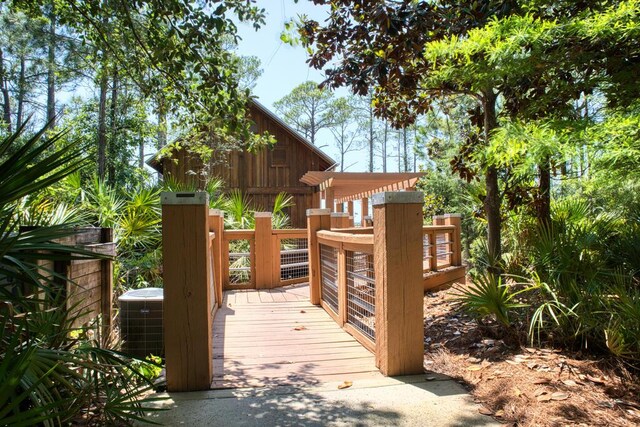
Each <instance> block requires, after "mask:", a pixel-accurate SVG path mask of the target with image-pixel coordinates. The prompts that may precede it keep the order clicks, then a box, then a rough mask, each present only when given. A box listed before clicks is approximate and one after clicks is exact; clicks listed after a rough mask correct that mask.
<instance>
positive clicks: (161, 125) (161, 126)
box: [143, 94, 167, 180]
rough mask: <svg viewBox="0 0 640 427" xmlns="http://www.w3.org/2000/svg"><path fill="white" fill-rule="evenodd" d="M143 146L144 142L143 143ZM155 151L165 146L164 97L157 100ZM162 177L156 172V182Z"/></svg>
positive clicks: (165, 110)
mask: <svg viewBox="0 0 640 427" xmlns="http://www.w3.org/2000/svg"><path fill="white" fill-rule="evenodd" d="M143 144H144V142H143ZM157 144H158V145H157V149H158V150H160V149H162V148H163V147H164V146H165V145H167V105H166V99H165V97H164V95H162V94H161V95H160V98H159V99H158V141H157ZM161 177H162V175H161V174H160V172H158V180H160V178H161Z"/></svg>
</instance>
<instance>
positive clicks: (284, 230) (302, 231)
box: [271, 228, 307, 238]
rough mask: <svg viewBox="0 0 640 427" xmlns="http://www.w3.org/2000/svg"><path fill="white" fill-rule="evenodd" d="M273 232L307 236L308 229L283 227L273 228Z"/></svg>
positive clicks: (280, 234)
mask: <svg viewBox="0 0 640 427" xmlns="http://www.w3.org/2000/svg"><path fill="white" fill-rule="evenodd" d="M271 234H272V235H274V236H282V237H285V236H288V237H298V238H302V237H307V229H306V228H281V229H274V230H271Z"/></svg>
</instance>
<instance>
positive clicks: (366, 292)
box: [346, 251, 376, 342]
mask: <svg viewBox="0 0 640 427" xmlns="http://www.w3.org/2000/svg"><path fill="white" fill-rule="evenodd" d="M346 259H347V265H346V267H347V322H349V323H350V324H351V325H352V326H353V327H355V328H356V329H357V330H358V331H360V332H362V334H363V335H365V336H366V337H367V338H369V339H370V340H371V341H373V342H375V339H376V333H375V329H376V328H375V319H376V279H375V274H374V270H373V255H370V254H366V253H362V252H352V251H347V252H346Z"/></svg>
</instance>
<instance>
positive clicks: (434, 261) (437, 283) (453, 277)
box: [422, 214, 465, 291]
mask: <svg viewBox="0 0 640 427" xmlns="http://www.w3.org/2000/svg"><path fill="white" fill-rule="evenodd" d="M461 248H462V245H461V242H460V215H456V214H446V215H440V216H435V217H433V225H426V226H423V227H422V270H423V276H424V290H425V291H429V290H434V289H439V288H443V287H446V286H449V285H450V284H451V283H454V282H459V281H463V280H464V276H465V267H464V265H463V264H462V252H461Z"/></svg>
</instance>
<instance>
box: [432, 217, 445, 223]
mask: <svg viewBox="0 0 640 427" xmlns="http://www.w3.org/2000/svg"><path fill="white" fill-rule="evenodd" d="M433 225H444V215H434V216H433Z"/></svg>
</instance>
